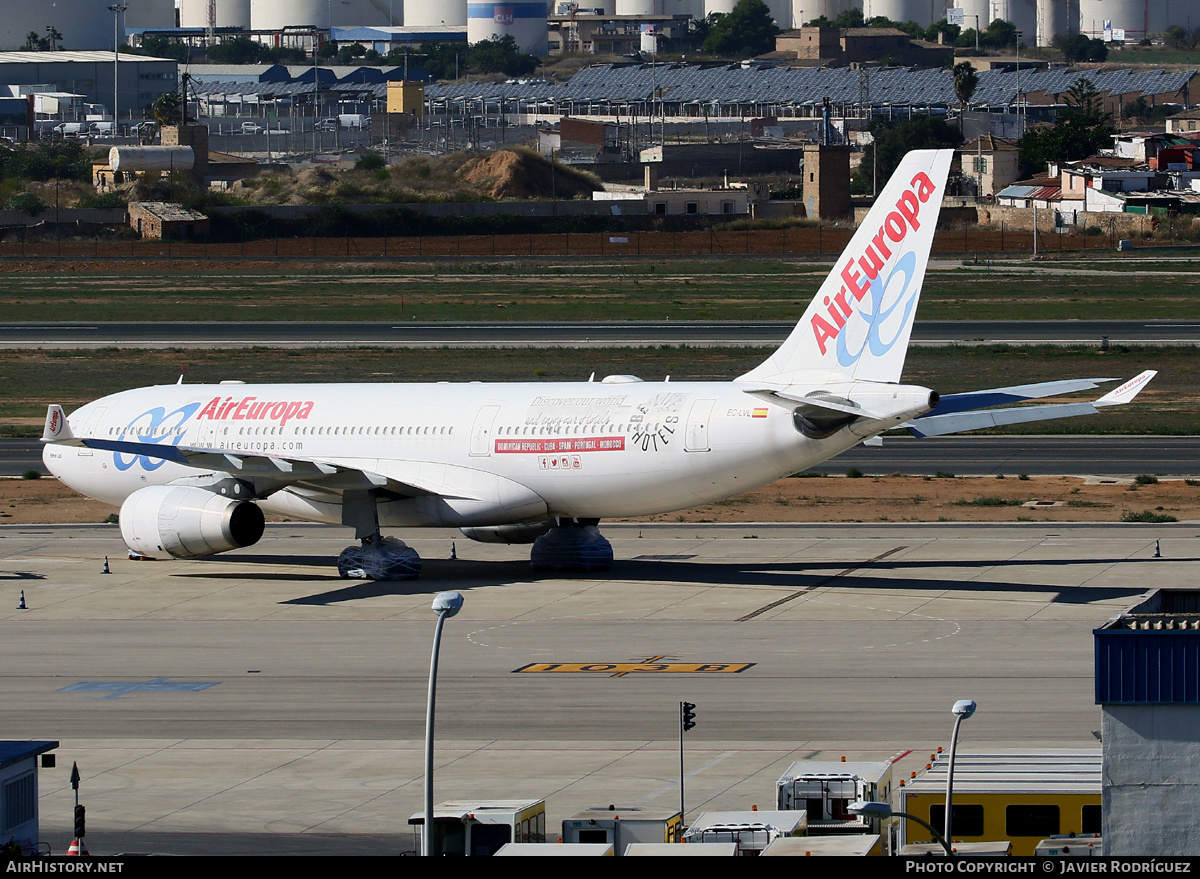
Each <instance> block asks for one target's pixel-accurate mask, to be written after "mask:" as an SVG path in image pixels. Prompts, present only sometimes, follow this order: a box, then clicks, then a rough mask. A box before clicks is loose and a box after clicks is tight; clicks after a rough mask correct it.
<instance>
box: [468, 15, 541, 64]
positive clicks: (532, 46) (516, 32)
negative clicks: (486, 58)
mask: <svg viewBox="0 0 1200 879" xmlns="http://www.w3.org/2000/svg"><path fill="white" fill-rule="evenodd" d="M547 9H548V4H546V3H542V2H537V3H512V2H509V3H472V4H471V5H470V6H468V7H467V42H468V43H471V44H474V43H480V42H483V41H484V40H491V39H498V38H503V37H512V38H513V39H514V40H515V41H516V43H517V48H518V49H520V50H521V51H522V52H527V53H528V54H530V55H537V56H539V57H541V56H543V55H545V54H547V52H548V49H547V46H546V42H547V39H546V37H547V33H548V30H547V26H546V10H547Z"/></svg>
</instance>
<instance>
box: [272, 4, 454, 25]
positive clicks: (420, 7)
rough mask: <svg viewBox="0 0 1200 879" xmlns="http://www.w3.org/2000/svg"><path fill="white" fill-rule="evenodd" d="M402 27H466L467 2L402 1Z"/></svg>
mask: <svg viewBox="0 0 1200 879" xmlns="http://www.w3.org/2000/svg"><path fill="white" fill-rule="evenodd" d="M404 26H405V27H429V28H441V27H466V26H467V0H404ZM255 27H257V25H255Z"/></svg>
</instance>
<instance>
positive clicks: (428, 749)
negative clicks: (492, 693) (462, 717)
mask: <svg viewBox="0 0 1200 879" xmlns="http://www.w3.org/2000/svg"><path fill="white" fill-rule="evenodd" d="M462 606H463V597H462V595H461V594H460V593H458V592H439V593H438V594H437V595H436V596H435V597H434V599H433V612H434V613H436V614H437V618H438V621H437V628H436V629H434V633H433V656H432V658H431V659H430V661H429V697H428V699H427V701H426V703H425V826H424V827H423V828H422V830H423V832H422V834H421V854H422V855H423V856H424V857H430V856H431V855H432V854H433V705H434V700H435V697H436V694H437V667H438V650H439V648H440V647H441V642H442V625H443V624H444V623H445V622H446V618H447V617H452V616H454V615H455V614H456V613H458V612H459V610H461V609H462Z"/></svg>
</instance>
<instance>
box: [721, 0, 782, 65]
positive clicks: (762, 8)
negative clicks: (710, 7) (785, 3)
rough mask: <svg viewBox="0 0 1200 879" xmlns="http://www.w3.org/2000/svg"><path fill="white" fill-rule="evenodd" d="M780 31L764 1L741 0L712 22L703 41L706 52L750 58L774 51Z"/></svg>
mask: <svg viewBox="0 0 1200 879" xmlns="http://www.w3.org/2000/svg"><path fill="white" fill-rule="evenodd" d="M780 33H781V31H780V30H779V28H778V27H776V26H775V21H774V19H773V18H772V17H771V10H770V9H768V8H767V4H766V3H763V0H738V4H737V6H735V7H733V11H732V12H731V13H729V14H728V15H722V16H720V17H719V18H717V20H716V21H715V22H714V23H713V25H712V27H711V29H710V30H709V33H708V39H706V40H705V41H704V51H705V52H708V53H709V54H710V55H725V56H736V57H740V58H750V57H753V56H754V55H762V54H764V53H766V52H770V51H772V50H773V49H774V48H775V37H777V36H779V34H780Z"/></svg>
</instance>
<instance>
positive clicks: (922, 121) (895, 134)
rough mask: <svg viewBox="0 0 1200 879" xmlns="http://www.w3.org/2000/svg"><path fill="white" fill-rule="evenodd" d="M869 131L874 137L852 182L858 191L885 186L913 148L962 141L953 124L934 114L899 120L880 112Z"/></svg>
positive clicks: (948, 144)
mask: <svg viewBox="0 0 1200 879" xmlns="http://www.w3.org/2000/svg"><path fill="white" fill-rule="evenodd" d="M870 131H871V134H872V135H874V137H875V140H874V142H873V143H871V144H870V145H868V146H867V148H866V150H864V151H863V160H862V163H861V164H859V166H858V170H857V171H855V172H854V179H853V181H852V183H851V186H852V189H853V191H854V192H857V193H870V192H872V191H878V189H882V188H883V187H884V186H885V185H886V184H887V181H888V178H889V177H891V176H892V172H893V171H895V170H896V168H897V166H898V165H899V164H900V160H901V159H903V158H904V156H905V155H906V154H907V153H908V152H909V151H910V150H932V149H947V148H951V147H956V146H958V145H959V144H961V143H962V136H961V135H960V134H959V133H958V132H957V131H955V130H954V126H952V125H949V124H948V123H947V122H946V121H945V120H943V119H935V118H933V117H932V116H914V117H913V118H912V119H905V120H904V121H903V122H898V123H893V122H889V121H888V120H887V119H884V118H883V117H878V116H877V117H876V118H875V119H873V120H872V121H871V127H870ZM875 173H878V174H879V178H878V179H879V186H878V189H876V188H875V187H874V179H875V178H874V174H875Z"/></svg>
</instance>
